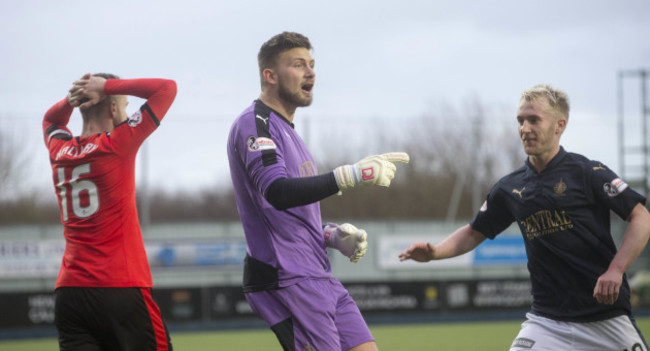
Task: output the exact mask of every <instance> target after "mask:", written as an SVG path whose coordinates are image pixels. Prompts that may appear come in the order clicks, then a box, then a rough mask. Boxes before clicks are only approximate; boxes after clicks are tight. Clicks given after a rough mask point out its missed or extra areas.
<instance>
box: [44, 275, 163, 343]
mask: <svg viewBox="0 0 650 351" xmlns="http://www.w3.org/2000/svg"><path fill="white" fill-rule="evenodd" d="M54 316H55V318H54V323H55V324H56V328H57V330H58V332H59V347H60V349H61V350H62V351H81V350H83V351H96V350H97V351H100V350H142V351H148V350H152V351H171V350H172V345H171V340H170V337H169V332H168V330H167V326H166V324H165V322H164V321H163V319H162V316H161V315H160V309H159V308H158V305H156V303H155V302H154V301H153V299H152V297H151V289H150V288H137V287H135V288H83V287H61V288H58V289H56V304H55V307H54Z"/></svg>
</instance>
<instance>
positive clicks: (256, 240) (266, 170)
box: [228, 100, 332, 291]
mask: <svg viewBox="0 0 650 351" xmlns="http://www.w3.org/2000/svg"><path fill="white" fill-rule="evenodd" d="M228 162H229V164H230V175H231V177H232V183H233V187H234V192H235V200H236V201H237V210H238V211H239V217H240V219H241V222H242V226H243V227H244V233H245V235H246V243H247V253H248V256H249V257H247V262H246V267H245V273H244V291H256V290H265V289H272V288H277V287H286V286H289V285H292V284H295V283H296V282H298V281H301V280H304V279H307V278H328V277H330V276H331V272H332V269H331V266H330V262H329V259H328V257H327V250H326V247H325V241H324V238H323V230H322V221H321V216H320V204H319V203H318V202H315V203H312V204H309V205H305V206H298V207H293V208H289V209H287V210H282V211H280V210H276V209H275V208H274V207H273V206H272V205H271V204H270V203H269V202H268V201H267V200H266V198H265V197H264V195H265V194H266V192H267V191H268V188H269V186H270V185H271V184H272V183H273V182H274V181H275V180H277V179H280V178H297V177H308V176H314V175H317V174H318V171H317V169H316V163H315V162H314V159H313V157H312V156H311V154H310V152H309V150H307V147H306V145H305V143H304V142H303V140H302V138H300V136H299V135H298V133H296V131H295V129H294V126H293V124H292V123H290V122H289V121H288V120H287V119H285V118H284V117H282V116H281V115H280V114H279V113H278V112H276V111H274V110H272V109H271V108H269V107H268V106H266V105H265V104H264V103H263V102H262V101H260V100H255V101H254V102H253V104H252V105H251V106H250V107H248V108H247V109H246V110H244V112H243V113H242V114H241V115H240V116H239V117H238V118H237V119H236V120H235V122H234V123H233V125H232V127H231V129H230V134H229V136H228ZM251 259H252V260H251ZM251 261H253V263H254V264H250V263H251ZM247 275H248V277H247ZM251 277H252V278H251ZM247 280H248V281H247ZM247 288H248V290H247Z"/></svg>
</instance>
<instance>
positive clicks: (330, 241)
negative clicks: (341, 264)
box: [323, 223, 368, 263]
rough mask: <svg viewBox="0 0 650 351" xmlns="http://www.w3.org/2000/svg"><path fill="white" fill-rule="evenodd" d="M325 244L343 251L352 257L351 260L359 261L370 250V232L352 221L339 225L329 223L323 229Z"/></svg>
mask: <svg viewBox="0 0 650 351" xmlns="http://www.w3.org/2000/svg"><path fill="white" fill-rule="evenodd" d="M323 234H324V235H325V245H326V246H327V247H331V248H334V249H337V250H339V251H341V253H342V254H343V255H344V256H345V257H347V258H349V259H350V262H353V263H357V262H359V260H360V259H361V257H363V255H365V254H366V250H368V242H367V241H366V239H367V238H368V234H367V233H366V231H365V230H363V229H358V228H357V227H355V226H353V225H352V224H350V223H344V224H341V225H337V224H334V223H327V225H326V226H325V228H324V229H323Z"/></svg>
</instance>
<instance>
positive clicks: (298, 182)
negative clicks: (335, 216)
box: [265, 172, 339, 210]
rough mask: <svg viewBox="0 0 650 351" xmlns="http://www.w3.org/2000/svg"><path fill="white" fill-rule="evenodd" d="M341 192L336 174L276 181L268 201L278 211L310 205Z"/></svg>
mask: <svg viewBox="0 0 650 351" xmlns="http://www.w3.org/2000/svg"><path fill="white" fill-rule="evenodd" d="M338 191H339V188H338V186H337V185H336V179H335V178H334V173H333V172H329V173H325V174H321V175H317V176H312V177H305V178H280V179H276V180H275V181H274V182H273V183H271V185H270V186H269V188H268V191H267V192H266V195H265V197H266V200H267V201H268V202H269V203H270V204H271V205H273V207H274V208H275V209H276V210H286V209H288V208H291V207H297V206H304V205H308V204H311V203H314V202H317V201H320V200H323V199H324V198H326V197H328V196H331V195H334V194H336V193H337V192H338Z"/></svg>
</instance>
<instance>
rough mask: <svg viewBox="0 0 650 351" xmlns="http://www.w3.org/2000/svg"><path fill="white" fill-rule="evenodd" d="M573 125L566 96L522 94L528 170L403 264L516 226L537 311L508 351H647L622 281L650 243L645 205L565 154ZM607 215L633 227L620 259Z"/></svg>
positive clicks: (464, 247) (541, 90)
mask: <svg viewBox="0 0 650 351" xmlns="http://www.w3.org/2000/svg"><path fill="white" fill-rule="evenodd" d="M568 118H569V102H568V98H567V96H566V94H565V93H564V92H562V91H559V90H557V89H554V88H552V87H550V86H547V85H539V86H536V87H533V88H532V89H529V90H527V91H525V92H524V93H523V94H522V96H521V99H520V103H519V110H518V114H517V121H518V123H519V135H520V137H521V140H522V143H523V146H524V151H525V152H526V154H527V155H528V159H527V160H526V162H525V165H524V166H523V167H521V168H520V169H518V170H516V171H514V172H512V173H510V174H509V175H507V176H505V177H503V178H502V179H501V180H499V181H498V182H497V183H496V185H494V187H493V188H492V190H491V191H490V193H489V194H488V196H487V200H486V201H485V203H484V204H483V206H482V208H481V210H480V211H479V212H478V213H477V214H476V216H475V217H474V219H473V220H472V221H471V223H470V224H468V225H466V226H464V227H461V228H459V229H458V230H456V231H455V232H454V233H452V234H451V235H450V236H449V237H448V238H447V239H445V240H444V241H443V242H441V243H439V244H438V245H435V246H434V245H431V244H430V243H416V244H413V245H411V246H410V247H409V248H408V249H407V250H405V251H404V252H402V253H401V254H400V260H402V261H404V260H407V259H412V260H415V261H420V262H426V261H430V260H437V259H444V258H449V257H454V256H458V255H461V254H464V253H466V252H469V251H471V250H473V249H474V248H476V247H477V246H478V245H479V244H481V243H482V242H483V241H484V240H485V239H486V238H490V239H494V238H495V237H496V236H497V235H498V234H499V233H501V232H502V231H504V230H505V229H507V228H508V227H509V226H510V225H511V224H512V223H513V222H514V221H516V222H517V224H518V225H519V228H520V230H521V233H522V235H523V236H524V242H525V245H526V254H527V256H528V270H529V272H530V279H531V283H532V295H533V302H532V306H531V309H530V312H529V313H528V314H527V315H526V317H527V320H526V321H525V322H524V323H523V324H522V328H521V331H520V332H519V335H518V336H517V338H516V339H515V340H514V342H513V344H512V346H511V348H510V350H511V351H519V350H553V351H557V350H621V351H623V350H628V351H632V350H634V351H647V350H648V346H647V343H646V342H645V340H644V339H643V336H642V335H641V332H640V331H639V329H638V328H637V327H636V324H635V322H634V319H633V317H632V309H631V305H630V288H629V286H628V283H627V278H626V275H625V271H626V270H627V269H628V268H629V267H630V265H631V264H632V263H633V262H634V261H635V260H636V259H637V257H638V256H639V254H640V253H641V251H643V248H644V247H645V246H646V244H647V242H648V238H649V237H650V214H649V213H648V211H647V209H646V208H645V206H644V204H645V201H646V199H645V198H644V197H643V196H641V195H640V194H638V193H636V192H635V191H634V190H632V189H631V188H629V187H628V186H627V184H626V183H625V182H624V181H623V180H621V179H620V178H618V176H617V175H616V174H615V173H614V172H612V171H611V170H610V169H608V168H607V167H606V166H604V165H603V164H602V163H599V162H596V161H591V160H589V159H587V158H585V157H584V156H581V155H578V154H575V153H569V152H566V151H565V150H564V148H562V147H561V146H560V137H561V135H562V133H563V132H564V130H565V128H566V124H567V121H568ZM610 210H611V211H614V212H615V213H616V214H617V215H618V216H620V217H621V218H623V219H625V220H627V221H628V222H629V225H628V227H627V229H626V231H625V235H624V238H623V243H622V244H621V247H620V248H619V250H617V248H616V246H615V244H614V241H613V239H612V236H611V232H610Z"/></svg>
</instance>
